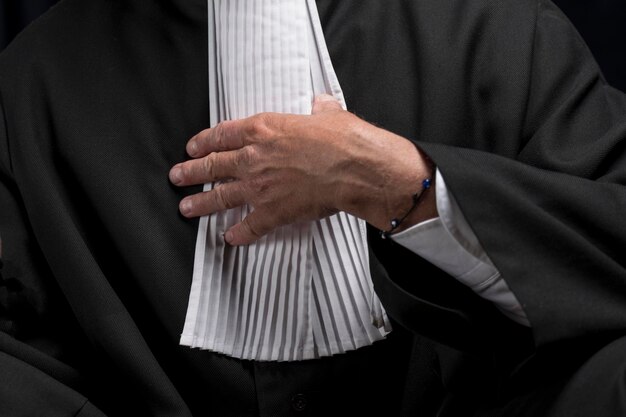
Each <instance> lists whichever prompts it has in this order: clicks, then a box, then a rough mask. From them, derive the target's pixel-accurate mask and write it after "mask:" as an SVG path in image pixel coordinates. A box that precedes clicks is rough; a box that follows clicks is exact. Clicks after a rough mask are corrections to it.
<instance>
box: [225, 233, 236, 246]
mask: <svg viewBox="0 0 626 417" xmlns="http://www.w3.org/2000/svg"><path fill="white" fill-rule="evenodd" d="M233 238H234V236H233V232H231V231H230V230H229V231H227V232H226V233H224V240H225V241H226V243H228V244H229V245H230V244H231V242H232V241H233Z"/></svg>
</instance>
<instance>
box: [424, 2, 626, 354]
mask: <svg viewBox="0 0 626 417" xmlns="http://www.w3.org/2000/svg"><path fill="white" fill-rule="evenodd" d="M518 23H519V26H520V27H522V26H523V22H515V21H511V22H509V24H510V25H513V26H515V25H517V24H518ZM494 33H495V35H494V36H498V35H500V36H507V34H506V33H499V34H498V33H496V32H494ZM520 36H521V35H520ZM522 41H527V42H528V43H529V44H530V45H531V47H530V49H529V51H530V53H529V55H528V59H522V58H523V57H520V56H517V55H515V51H517V49H515V48H514V47H512V48H511V50H510V51H507V50H502V51H499V53H500V54H501V55H502V56H503V58H502V59H503V60H506V59H509V60H510V65H523V66H524V67H523V68H521V69H516V70H515V71H514V72H513V73H514V74H517V75H520V77H519V78H518V79H507V78H504V77H506V75H507V72H506V71H504V72H503V74H502V75H498V74H497V71H498V68H492V69H491V70H489V71H485V72H484V74H483V76H482V78H481V76H477V77H475V79H474V81H475V85H476V86H478V87H476V88H475V89H474V90H473V93H474V94H473V96H472V99H473V100H476V102H478V103H480V105H481V106H483V107H484V108H485V109H487V110H488V111H483V112H482V119H480V120H479V121H476V120H474V121H472V122H471V123H472V125H473V127H474V129H468V136H471V135H473V134H476V136H479V135H482V136H483V137H482V138H478V137H475V138H473V139H472V141H468V143H467V146H451V145H448V144H441V143H438V144H435V143H428V141H427V138H420V139H425V140H424V141H419V142H418V145H419V146H421V147H422V148H423V149H424V150H425V151H426V152H427V153H428V154H429V155H430V156H431V157H432V159H433V160H434V161H435V163H436V164H437V166H438V168H439V169H440V170H441V172H442V174H443V175H444V176H445V178H446V183H447V185H448V187H449V189H450V190H451V191H452V193H453V194H454V196H455V197H456V199H457V202H458V203H459V206H460V207H461V209H462V211H463V213H464V215H465V216H466V218H467V220H468V222H469V224H470V226H471V227H472V229H473V230H474V232H475V233H476V236H477V237H478V239H479V240H480V242H481V244H482V246H483V247H484V249H485V250H486V252H487V254H488V255H489V257H490V259H491V260H492V261H493V262H494V264H495V266H496V267H497V268H498V270H499V271H500V272H501V274H502V277H503V278H504V280H505V281H506V282H507V284H508V286H509V287H510V289H511V290H512V291H513V292H514V294H515V296H516V297H517V299H518V300H519V301H520V303H521V305H522V307H523V309H524V311H525V312H526V314H527V316H528V319H529V321H530V323H531V325H532V329H533V334H534V339H535V343H536V344H538V345H542V344H547V343H550V342H555V341H559V340H568V339H570V340H571V339H574V338H581V337H592V336H593V337H596V336H597V335H605V336H609V337H610V335H615V334H624V332H625V331H626V257H624V248H625V247H626V215H625V213H626V98H625V96H624V94H622V93H621V92H619V91H617V90H615V89H614V88H612V87H610V86H609V85H607V83H606V82H605V80H604V78H603V76H602V74H601V72H600V70H599V68H598V66H597V64H596V63H595V61H594V59H593V57H592V56H591V53H590V52H589V50H588V49H587V47H586V45H585V44H584V42H583V41H582V40H581V38H580V36H579V35H578V33H577V32H576V31H575V29H574V28H573V26H572V25H571V23H570V22H569V21H568V20H567V19H566V18H565V16H564V15H563V14H562V13H561V12H560V11H559V10H558V9H557V8H556V7H555V6H554V5H553V4H552V3H551V2H549V1H543V0H542V1H539V2H537V10H536V21H535V27H534V30H533V31H532V32H531V36H530V37H528V38H527V39H522ZM498 42H500V41H496V42H494V43H498ZM472 52H473V53H475V54H476V56H475V61H476V60H480V58H482V57H483V56H481V51H480V49H479V48H474V50H473V51H472ZM496 64H497V63H496ZM510 73H511V72H510V71H509V74H510ZM487 78H490V80H487V81H491V83H489V82H486V83H483V81H485V80H486V79H487ZM505 83H508V84H514V85H517V86H518V88H517V97H516V98H515V99H516V101H515V102H513V101H512V100H513V98H510V101H507V100H509V99H507V98H506V97H504V98H500V97H498V96H497V95H498V86H499V85H503V84H505ZM481 84H484V85H485V86H489V85H491V87H492V88H493V90H492V91H491V92H490V91H489V90H488V89H481V88H480V85H481ZM499 100H500V102H499ZM513 106H517V107H518V108H519V111H520V113H521V114H522V115H523V117H522V118H521V119H522V121H523V122H522V123H521V124H520V126H516V125H514V124H512V125H511V126H510V129H509V130H516V131H517V132H516V134H515V136H516V139H515V140H514V141H511V140H510V139H508V138H507V139H505V138H504V137H498V132H499V131H503V130H502V125H503V124H504V123H503V120H505V119H506V116H504V114H505V112H506V111H507V108H510V107H513ZM498 107H499V108H500V111H498ZM477 120H478V119H477ZM479 124H480V125H481V126H482V127H478V128H477V125H479ZM504 129H506V126H504ZM472 132H478V133H472ZM490 133H491V134H492V136H489V134H490ZM485 136H486V137H485ZM479 141H483V142H482V143H481V144H480V145H476V143H478V142H479ZM455 145H456V144H455Z"/></svg>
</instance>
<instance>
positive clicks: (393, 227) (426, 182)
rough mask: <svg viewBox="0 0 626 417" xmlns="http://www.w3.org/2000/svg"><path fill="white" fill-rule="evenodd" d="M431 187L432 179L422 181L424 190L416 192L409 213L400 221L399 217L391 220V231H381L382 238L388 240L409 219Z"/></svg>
mask: <svg viewBox="0 0 626 417" xmlns="http://www.w3.org/2000/svg"><path fill="white" fill-rule="evenodd" d="M430 185H431V179H430V178H426V179H425V180H423V181H422V189H421V190H420V191H418V192H416V193H415V194H413V205H412V206H411V208H410V209H409V211H407V212H406V214H405V215H404V216H402V218H400V219H398V218H397V217H396V218H394V219H391V222H390V224H391V229H389V230H387V231H384V230H381V231H380V237H381V238H383V239H387V238H388V237H389V236H390V235H391V234H392V233H393V231H394V230H396V229H397V228H398V227H400V225H401V224H402V222H403V221H404V220H406V218H407V217H409V214H411V212H412V211H413V210H415V207H417V205H418V204H419V202H420V200H421V199H422V196H423V195H424V194H425V191H426V190H428V189H429V188H430Z"/></svg>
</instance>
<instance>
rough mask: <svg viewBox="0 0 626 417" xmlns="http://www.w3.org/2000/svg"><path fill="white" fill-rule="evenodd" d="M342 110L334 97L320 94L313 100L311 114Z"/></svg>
mask: <svg viewBox="0 0 626 417" xmlns="http://www.w3.org/2000/svg"><path fill="white" fill-rule="evenodd" d="M337 110H343V107H341V103H340V102H339V100H337V99H336V98H335V97H333V96H331V95H329V94H321V95H319V96H316V97H315V99H314V100H313V109H312V111H311V114H319V113H324V112H327V111H337Z"/></svg>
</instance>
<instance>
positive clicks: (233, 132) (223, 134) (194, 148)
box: [186, 120, 244, 158]
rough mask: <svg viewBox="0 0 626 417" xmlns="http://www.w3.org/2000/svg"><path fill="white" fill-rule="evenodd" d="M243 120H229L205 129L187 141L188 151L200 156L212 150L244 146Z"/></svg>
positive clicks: (190, 154)
mask: <svg viewBox="0 0 626 417" xmlns="http://www.w3.org/2000/svg"><path fill="white" fill-rule="evenodd" d="M243 125H244V123H243V121H242V120H229V121H224V122H221V123H220V124H218V125H217V126H215V127H213V128H211V129H205V130H203V131H202V132H200V133H198V134H197V135H195V136H194V137H192V138H191V139H190V140H189V142H187V147H186V150H187V153H188V154H189V156H191V157H193V158H200V157H203V156H205V155H208V154H210V153H211V152H219V151H229V150H234V149H239V148H241V147H243V146H244V142H243V132H242V127H243Z"/></svg>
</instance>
